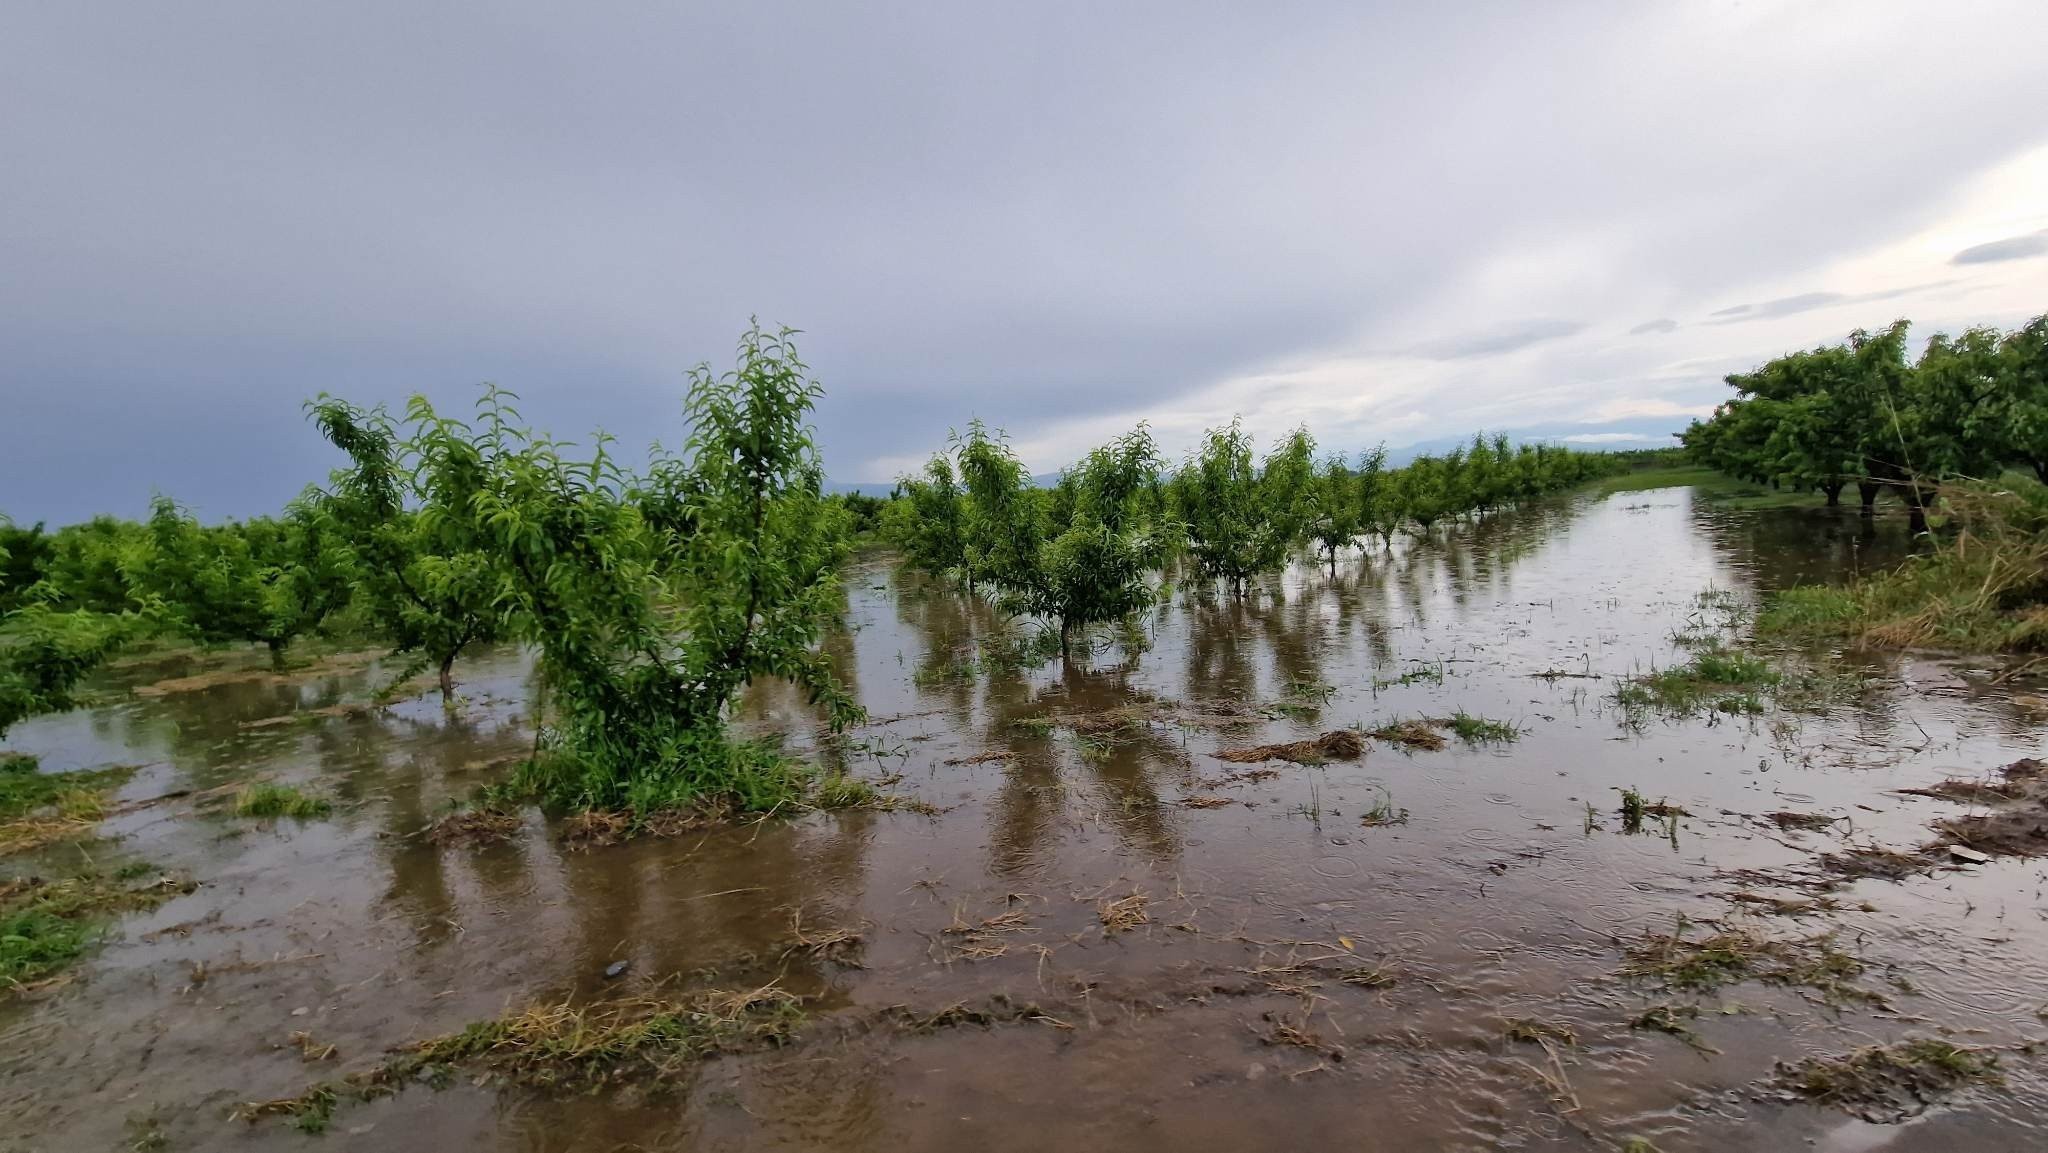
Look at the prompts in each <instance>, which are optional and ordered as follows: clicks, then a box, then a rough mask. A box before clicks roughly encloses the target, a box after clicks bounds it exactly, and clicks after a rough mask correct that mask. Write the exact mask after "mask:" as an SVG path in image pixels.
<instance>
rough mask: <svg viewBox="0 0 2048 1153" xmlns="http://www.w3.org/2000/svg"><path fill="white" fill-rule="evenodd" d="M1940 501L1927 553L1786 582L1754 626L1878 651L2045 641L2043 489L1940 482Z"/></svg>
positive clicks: (2002, 648) (2047, 559)
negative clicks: (1823, 580) (1857, 572)
mask: <svg viewBox="0 0 2048 1153" xmlns="http://www.w3.org/2000/svg"><path fill="white" fill-rule="evenodd" d="M1941 501H1942V504H1943V506H1944V508H1945V509H1946V510H1947V511H1948V512H1949V513H1950V514H1952V521H1951V524H1952V525H1953V526H1954V531H1953V532H1951V533H1946V534H1943V536H1941V537H1938V538H1935V540H1936V543H1935V547H1934V549H1933V550H1932V551H1931V552H1927V553H1924V554H1922V555H1919V556H1914V557H1911V558H1908V559H1907V560H1906V561H1905V563H1903V564H1901V565H1899V566H1898V567H1896V568H1893V569H1891V570H1889V571H1886V572H1883V573H1880V574H1878V575H1875V576H1872V577H1868V578H1866V579H1863V580H1859V581H1855V582H1853V583H1851V584H1848V585H1845V586H1826V585H1812V586H1802V587H1799V588H1793V589H1787V590H1785V591H1784V592H1781V593H1779V594H1777V595H1776V596H1775V597H1773V598H1772V599H1771V601H1770V603H1769V604H1768V605H1767V606H1766V607H1765V609H1764V611H1763V613H1762V614H1761V615H1760V616H1759V617H1758V619H1757V629H1758V631H1759V632H1763V633H1775V634H1779V635H1783V636H1789V637H1793V638H1796V639H1801V640H1816V641H1818V640H1826V641H1840V640H1846V641H1850V642H1852V643H1856V644H1861V645H1876V646H1880V647H1885V648H1941V649H1947V650H1950V651H1958V652H2016V651H2027V652H2031V651H2038V650H2040V649H2042V648H2043V647H2048V604H2044V603H2043V601H2044V597H2043V593H2044V591H2048V582H2044V581H2043V579H2042V576H2043V572H2044V571H2048V532H2044V531H2043V530H2044V528H2048V490H2044V489H2043V488H2042V487H2041V486H2040V485H2036V484H2032V483H2026V484H2016V485H1994V484H1987V483H1981V482H1973V481H1957V482H1953V483H1949V484H1944V485H1943V486H1942V495H1941Z"/></svg>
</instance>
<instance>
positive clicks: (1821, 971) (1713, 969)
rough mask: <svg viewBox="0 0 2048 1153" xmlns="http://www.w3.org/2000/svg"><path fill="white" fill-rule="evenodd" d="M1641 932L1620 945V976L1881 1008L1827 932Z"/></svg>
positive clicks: (1853, 960)
mask: <svg viewBox="0 0 2048 1153" xmlns="http://www.w3.org/2000/svg"><path fill="white" fill-rule="evenodd" d="M1688 927H1689V926H1688V925H1687V924H1686V923H1685V922H1684V921H1683V920H1681V921H1680V923H1679V925H1678V931H1677V932H1675V933H1645V934H1643V937H1642V939H1641V940H1640V941H1637V942H1635V943H1633V944H1629V945H1624V946H1623V954H1624V957H1625V962H1624V964H1623V966H1622V969H1621V975H1622V976H1624V977H1630V978H1635V979H1639V980H1646V981H1650V982H1653V983H1655V984H1656V985H1658V986H1659V987H1661V988H1665V989H1681V990H1687V991H1691V992H1711V991H1713V990H1716V989H1719V988H1722V987H1723V986H1726V985H1735V984H1740V983H1742V982H1744V981H1761V982H1763V983H1764V984H1766V985H1779V986H1783V987H1785V988H1793V989H1800V990H1806V991H1810V992H1813V993H1817V994H1819V995H1820V998H1821V1000H1823V1001H1824V1002H1826V1003H1827V1004H1830V1005H1839V1004H1844V1003H1848V1002H1862V1003H1866V1004H1882V1003H1883V1001H1884V998H1883V997H1882V996H1881V995H1880V994H1877V993H1873V992H1871V991H1870V990H1868V989H1865V988H1863V987H1861V986H1859V985H1857V984H1856V983H1855V982H1856V979H1857V978H1859V977H1861V976H1862V975H1863V972H1864V970H1865V968H1866V966H1865V965H1864V963H1863V962H1862V960H1861V959H1859V958H1857V957H1854V956H1851V955H1850V954H1848V953H1845V952H1843V951H1842V950H1840V949H1838V948H1836V947H1835V938H1834V934H1832V933H1820V934H1816V935H1814V936H1811V937H1801V938H1795V939H1789V940H1787V939H1775V938H1771V937H1767V936H1765V935H1763V934H1762V933H1759V932H1757V931H1755V930H1753V929H1746V928H1722V929H1719V930H1718V931H1716V932H1712V933H1709V934H1706V935H1704V936H1690V935H1688V934H1687V929H1688Z"/></svg>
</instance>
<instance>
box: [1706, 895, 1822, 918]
mask: <svg viewBox="0 0 2048 1153" xmlns="http://www.w3.org/2000/svg"><path fill="white" fill-rule="evenodd" d="M1722 897H1723V899H1724V900H1728V901H1732V902H1734V903H1735V904H1738V905H1747V906H1749V907H1751V908H1755V909H1762V910H1764V911H1765V912H1768V913H1775V914H1777V915H1778V916H1781V917H1804V916H1807V915H1808V914H1811V913H1832V912H1834V911H1835V910H1837V909H1839V908H1841V906H1840V905H1838V904H1836V903H1835V899H1834V898H1833V897H1811V898H1807V897H1773V896H1771V895H1769V894H1767V893H1751V892H1747V891H1738V892H1733V893H1724V894H1722Z"/></svg>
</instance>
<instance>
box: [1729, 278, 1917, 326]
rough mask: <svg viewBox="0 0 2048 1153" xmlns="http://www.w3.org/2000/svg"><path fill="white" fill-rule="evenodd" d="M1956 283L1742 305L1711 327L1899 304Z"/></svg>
mask: <svg viewBox="0 0 2048 1153" xmlns="http://www.w3.org/2000/svg"><path fill="white" fill-rule="evenodd" d="M1954 283H1955V281H1953V280H1935V281H1929V282H1928V283H1925V284H1908V285H1905V286H1903V287H1899V288H1884V289H1878V290H1875V291H1872V292H1859V293H1854V294H1850V293H1842V292H1802V293H1799V294H1798V295H1797V296H1781V297H1779V298H1777V299H1776V300H1766V301H1764V302H1763V303H1761V304H1738V305H1736V306H1735V307H1733V308H1724V309H1722V310H1720V311H1719V312H1715V313H1710V314H1709V319H1708V323H1709V324H1736V323H1740V322H1744V321H1753V320H1774V319H1777V318H1778V317H1781V316H1796V315H1798V314H1799V313H1802V312H1812V311H1813V310H1814V309H1817V308H1833V307H1835V306H1836V305H1838V304H1874V303H1876V302H1878V301H1881V300H1896V299H1898V298H1899V297H1902V296H1911V295H1913V294H1915V293H1919V292H1931V291H1933V290H1934V289H1937V288H1946V287H1948V286H1949V285H1951V284H1954Z"/></svg>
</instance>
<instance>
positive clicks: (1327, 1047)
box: [1251, 994, 1344, 1061]
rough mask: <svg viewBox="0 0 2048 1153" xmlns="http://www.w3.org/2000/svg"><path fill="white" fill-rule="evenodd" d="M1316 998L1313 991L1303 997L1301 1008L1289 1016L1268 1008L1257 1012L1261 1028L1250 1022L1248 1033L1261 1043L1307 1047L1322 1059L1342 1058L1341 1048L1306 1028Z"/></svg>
mask: <svg viewBox="0 0 2048 1153" xmlns="http://www.w3.org/2000/svg"><path fill="white" fill-rule="evenodd" d="M1319 999H1320V998H1318V997H1316V996H1314V995H1313V994H1310V995H1305V996H1303V997H1302V998H1301V1010H1300V1012H1299V1013H1297V1014H1295V1015H1293V1016H1289V1015H1288V1014H1285V1013H1279V1012H1275V1011H1273V1010H1271V1009H1268V1010H1267V1011H1266V1012H1264V1013H1261V1014H1259V1019H1260V1020H1261V1021H1263V1022H1265V1024H1264V1027H1260V1026H1258V1025H1253V1026H1252V1027H1251V1030H1252V1035H1253V1036H1254V1037H1257V1038H1258V1039H1259V1041H1260V1043H1262V1044H1266V1045H1273V1046H1292V1047H1294V1048H1297V1049H1307V1050H1308V1051H1309V1052H1311V1053H1315V1054H1316V1055H1318V1056H1320V1057H1322V1058H1324V1059H1325V1060H1329V1061H1342V1060H1343V1059H1344V1050H1343V1048H1342V1047H1341V1046H1338V1045H1332V1044H1330V1043H1329V1042H1327V1041H1324V1040H1323V1037H1322V1034H1320V1033H1317V1032H1316V1031H1315V1030H1314V1029H1313V1028H1311V1027H1310V1024H1309V1018H1310V1017H1311V1016H1312V1015H1313V1014H1314V1012H1315V1006H1316V1002H1317V1001H1318V1000H1319Z"/></svg>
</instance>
